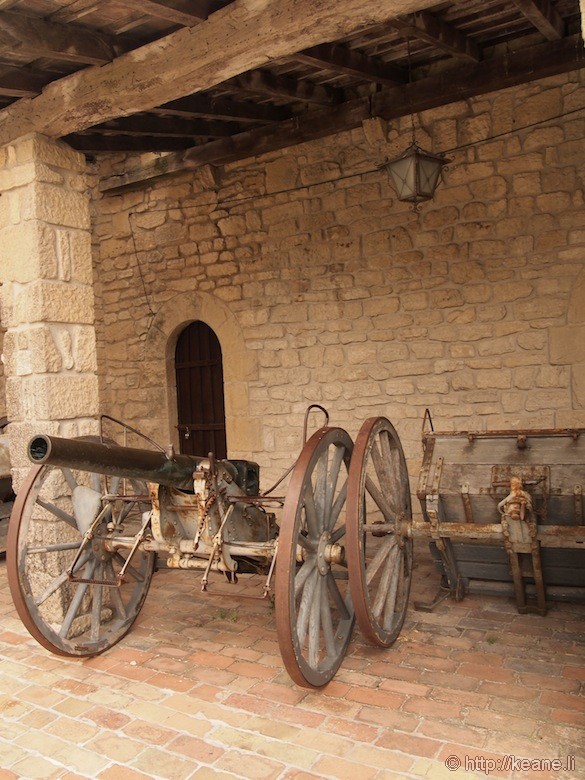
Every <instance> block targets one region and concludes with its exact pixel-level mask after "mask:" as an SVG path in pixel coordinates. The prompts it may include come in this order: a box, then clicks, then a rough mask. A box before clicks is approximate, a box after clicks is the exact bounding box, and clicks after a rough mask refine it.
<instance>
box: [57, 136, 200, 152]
mask: <svg viewBox="0 0 585 780" xmlns="http://www.w3.org/2000/svg"><path fill="white" fill-rule="evenodd" d="M63 140H64V141H66V142H67V143H68V144H69V146H71V147H72V148H73V149H76V150H77V151H78V152H83V153H84V154H103V153H105V152H128V153H140V152H175V151H180V150H181V149H186V148H188V147H189V146H191V145H192V143H193V141H192V139H191V140H189V139H186V138H173V137H171V136H167V137H165V138H159V137H154V136H138V137H137V136H130V135H116V136H110V135H100V134H99V133H83V134H81V133H80V134H74V135H68V136H65V138H64V139H63Z"/></svg>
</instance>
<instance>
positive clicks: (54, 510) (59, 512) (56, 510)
mask: <svg viewBox="0 0 585 780" xmlns="http://www.w3.org/2000/svg"><path fill="white" fill-rule="evenodd" d="M37 504H38V505H39V506H40V507H42V508H43V509H46V510H47V512H50V513H51V514H52V515H54V516H55V517H57V518H59V520H63V522H65V523H67V525H70V526H71V528H75V530H76V531H79V528H78V526H77V520H76V519H75V518H74V517H73V515H72V514H69V512H65V510H64V509H61V508H60V507H58V506H55V504H53V503H52V502H51V501H43V499H42V498H37Z"/></svg>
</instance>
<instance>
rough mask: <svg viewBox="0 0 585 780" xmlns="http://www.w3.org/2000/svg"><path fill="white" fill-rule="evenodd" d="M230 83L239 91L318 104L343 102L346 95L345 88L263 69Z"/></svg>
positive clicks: (325, 104)
mask: <svg viewBox="0 0 585 780" xmlns="http://www.w3.org/2000/svg"><path fill="white" fill-rule="evenodd" d="M295 56H296V55H295ZM230 84H231V85H232V86H234V87H235V88H236V89H237V90H238V91H244V92H250V93H252V94H255V95H263V96H265V97H271V98H281V99H282V98H285V99H286V100H296V101H298V102H299V103H310V104H312V105H317V106H327V105H332V104H334V103H342V102H343V99H344V97H345V95H344V92H343V90H340V89H335V88H334V87H327V86H320V85H319V84H313V83H312V82H310V81H298V80H297V79H292V78H288V77H286V76H274V75H273V74H272V73H268V71H262V70H256V71H254V72H253V73H244V74H243V75H241V76H238V77H237V78H235V79H232V80H231V82H230Z"/></svg>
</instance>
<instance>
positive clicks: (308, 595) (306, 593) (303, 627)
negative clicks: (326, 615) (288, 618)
mask: <svg viewBox="0 0 585 780" xmlns="http://www.w3.org/2000/svg"><path fill="white" fill-rule="evenodd" d="M318 580H319V572H318V571H317V569H316V568H314V569H313V571H312V572H311V573H310V574H309V576H308V577H307V580H306V582H305V586H304V588H303V593H302V595H301V603H300V605H299V611H298V614H297V636H298V640H299V645H300V646H301V647H302V646H303V645H304V643H305V638H306V636H307V629H308V627H309V616H310V612H311V605H312V603H313V600H314V598H315V589H316V588H317V581H318Z"/></svg>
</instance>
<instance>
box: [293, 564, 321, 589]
mask: <svg viewBox="0 0 585 780" xmlns="http://www.w3.org/2000/svg"><path fill="white" fill-rule="evenodd" d="M316 565H317V556H316V555H313V556H311V557H310V558H307V560H306V561H305V562H304V563H303V565H302V566H301V568H300V569H299V570H298V572H297V575H296V577H295V598H296V597H297V596H298V595H299V593H300V591H301V589H302V588H303V587H304V586H305V582H306V581H307V577H308V576H309V575H310V574H311V572H313V571H315V567H316Z"/></svg>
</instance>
